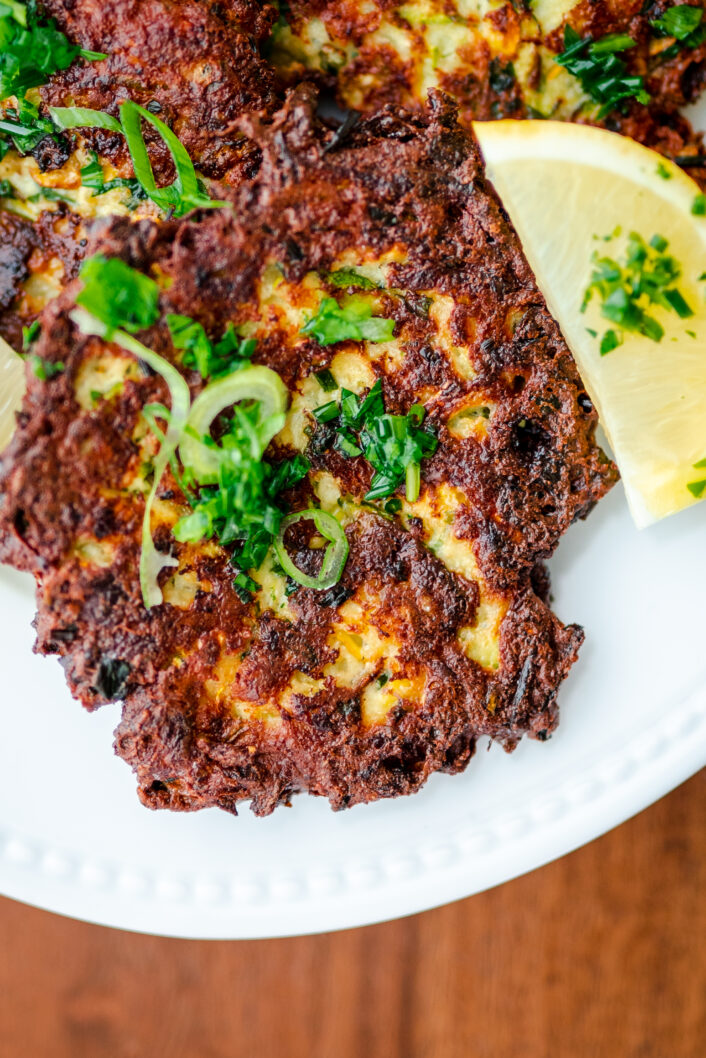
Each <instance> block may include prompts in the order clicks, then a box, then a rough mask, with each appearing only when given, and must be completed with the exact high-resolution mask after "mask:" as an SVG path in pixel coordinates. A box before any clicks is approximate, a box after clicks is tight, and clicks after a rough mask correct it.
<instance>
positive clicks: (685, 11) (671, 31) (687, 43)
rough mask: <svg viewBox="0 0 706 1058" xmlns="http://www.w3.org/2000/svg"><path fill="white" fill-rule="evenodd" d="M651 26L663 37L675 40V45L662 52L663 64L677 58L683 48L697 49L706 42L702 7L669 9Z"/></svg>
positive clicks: (705, 27)
mask: <svg viewBox="0 0 706 1058" xmlns="http://www.w3.org/2000/svg"><path fill="white" fill-rule="evenodd" d="M650 25H651V26H652V27H653V29H656V30H657V32H658V33H659V34H660V35H661V36H663V37H673V38H674V43H673V44H670V45H669V47H667V48H665V49H664V50H663V51H661V52H660V54H659V60H660V61H661V62H665V61H667V60H669V59H673V58H675V57H676V56H677V55H678V54H679V52H680V51H681V49H682V48H697V47H698V46H699V45H700V44H703V43H704V41H706V23H705V22H704V12H703V10H702V9H701V8H700V7H692V6H691V5H690V4H679V5H678V6H675V7H669V8H667V10H666V11H665V12H664V14H663V15H661V16H660V18H655V19H654V20H653V21H652V22H651V23H650Z"/></svg>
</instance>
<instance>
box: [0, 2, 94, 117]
mask: <svg viewBox="0 0 706 1058" xmlns="http://www.w3.org/2000/svg"><path fill="white" fill-rule="evenodd" d="M79 57H81V58H83V59H88V60H97V59H106V58H107V55H103V54H102V53H101V52H93V51H85V50H84V49H83V48H79V47H78V45H76V44H72V43H71V42H70V41H69V39H68V37H66V36H65V35H64V34H63V33H62V32H61V30H59V29H58V28H57V25H56V22H55V21H54V19H52V18H46V17H44V16H43V15H42V14H41V12H40V10H39V6H38V4H37V3H35V2H32V3H28V4H21V3H17V2H16V0H10V2H8V0H2V2H0V99H7V98H8V97H9V96H16V97H17V98H18V99H21V98H22V97H23V96H24V94H25V92H27V91H28V90H29V89H30V88H38V87H39V86H40V85H43V84H44V83H45V81H47V79H48V78H49V77H51V75H52V74H53V73H56V72H57V71H58V70H66V69H68V67H69V66H70V65H71V63H72V62H73V61H74V59H77V58H79Z"/></svg>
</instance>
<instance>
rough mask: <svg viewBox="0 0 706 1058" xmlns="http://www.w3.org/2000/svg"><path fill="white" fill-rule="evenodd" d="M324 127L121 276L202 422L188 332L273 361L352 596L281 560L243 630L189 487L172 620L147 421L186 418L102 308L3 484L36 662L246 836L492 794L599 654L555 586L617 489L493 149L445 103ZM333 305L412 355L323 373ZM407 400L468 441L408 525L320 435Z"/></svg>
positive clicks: (299, 130) (312, 562)
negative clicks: (363, 401) (471, 770)
mask: <svg viewBox="0 0 706 1058" xmlns="http://www.w3.org/2000/svg"><path fill="white" fill-rule="evenodd" d="M314 108H315V98H314V96H313V94H312V93H311V91H310V90H308V89H306V88H302V89H299V90H297V92H296V93H294V95H293V96H292V98H291V99H290V100H289V101H288V103H287V105H286V107H285V108H284V110H283V111H282V112H280V113H279V114H278V115H276V116H275V118H274V119H273V120H271V121H267V120H264V119H255V118H248V119H245V120H244V122H243V123H244V128H245V131H246V133H247V134H248V136H249V137H250V138H252V139H253V140H254V141H255V142H257V144H258V146H259V148H260V151H261V157H262V161H261V165H260V170H259V173H258V175H257V177H256V178H255V179H254V180H253V181H252V182H250V183H247V184H244V185H242V186H241V187H240V188H239V189H237V190H234V191H233V192H232V204H233V208H232V210H231V209H223V210H220V211H217V212H209V213H205V214H203V215H200V216H199V215H196V216H194V217H192V218H190V219H184V220H181V221H168V222H165V223H164V224H162V225H159V226H156V225H154V224H151V223H149V222H140V223H138V224H130V223H129V222H128V221H126V220H116V221H113V222H111V223H110V224H109V225H108V227H107V230H106V231H105V232H104V233H103V235H102V238H101V240H100V242H99V243H97V244H96V247H94V248H97V249H99V250H100V252H101V253H102V254H103V255H105V256H106V257H107V258H112V257H119V258H121V259H122V260H123V261H125V262H126V263H127V264H129V265H130V266H132V267H134V268H136V269H138V270H140V271H141V272H142V273H145V274H148V275H152V276H154V277H157V278H158V281H159V286H160V291H161V293H160V312H161V319H160V321H158V322H157V323H156V324H155V325H154V326H153V327H151V328H150V329H149V330H148V331H146V332H144V333H143V334H142V335H141V336H140V337H141V340H143V341H144V343H145V344H146V345H147V346H149V347H150V348H151V349H153V350H155V351H156V352H157V353H159V354H161V355H162V356H163V357H164V358H166V359H167V360H169V361H171V362H172V363H174V364H176V365H177V366H179V367H180V370H181V372H182V374H184V376H185V377H186V379H187V381H188V383H189V385H190V387H191V391H192V394H196V393H197V392H198V391H199V390H200V389H201V388H202V386H203V380H202V378H201V376H200V375H199V373H198V372H196V371H195V370H187V368H186V367H185V366H184V363H183V361H182V359H181V355H180V353H179V352H178V351H177V350H175V348H174V346H173V344H172V340H171V338H170V332H169V330H168V328H167V326H166V325H165V322H164V317H165V315H166V314H167V313H174V314H181V315H184V314H185V315H188V316H190V317H192V318H193V319H195V320H196V321H198V322H199V323H200V324H202V325H203V327H204V328H205V330H206V332H207V333H208V335H209V336H210V337H211V338H212V339H214V340H215V339H216V338H218V337H219V336H220V335H222V334H223V332H224V329H225V328H226V325H227V324H229V323H232V324H233V325H234V326H235V328H236V330H237V332H238V333H239V334H240V335H242V336H246V337H248V338H250V339H254V340H255V341H256V343H257V344H256V347H255V353H254V360H255V362H256V363H261V364H265V365H267V366H269V367H270V368H272V369H274V370H275V371H276V372H277V373H278V374H279V376H280V377H281V379H282V380H283V382H284V383H285V385H286V387H287V388H288V390H289V393H290V398H291V403H290V406H289V412H288V415H287V421H286V424H285V426H284V428H283V429H282V430H281V432H280V433H279V434H278V435H277V437H276V438H275V440H274V442H273V444H272V446H271V448H270V450H269V451H268V458H269V459H270V460H272V461H273V462H274V463H279V462H280V461H281V460H283V459H285V458H288V457H291V456H292V455H293V454H294V453H296V452H300V453H302V452H303V453H305V454H306V456H307V457H308V459H309V461H310V469H309V471H308V473H307V475H306V477H305V478H304V479H303V480H302V481H301V482H300V483H299V484H297V485H295V486H293V487H292V488H290V489H289V491H288V492H286V493H285V494H284V499H285V501H286V504H287V506H288V508H289V509H290V510H292V511H300V510H303V509H307V508H310V507H311V506H312V505H314V506H318V507H320V508H322V509H323V510H325V511H328V512H329V513H331V514H333V515H334V516H335V517H336V518H337V519H338V521H339V522H340V524H341V525H342V526H344V527H345V532H346V535H347V538H348V542H349V545H350V554H349V557H348V561H347V563H346V565H345V569H344V571H343V574H342V577H341V579H340V581H339V582H338V584H336V586H335V587H334V588H332V589H331V590H328V591H326V592H321V591H317V590H314V589H311V588H308V587H303V586H300V585H299V584H297V583H294V582H292V581H289V580H288V579H287V577H286V576H285V575H284V574H283V572H282V570H281V569H280V568H279V567H278V565H277V564H276V562H275V561H274V559H273V557H272V554H270V555H269V556H268V558H267V559H266V560H265V561H264V563H263V564H262V566H261V567H260V568H259V569H253V570H250V571H249V572H250V574H251V576H252V577H253V578H254V581H255V582H256V584H255V586H256V588H257V591H256V592H255V595H254V597H253V598H252V599H251V600H250V601H243V598H241V595H240V594H239V593H238V592H237V591H236V590H235V588H234V586H233V569H232V566H231V565H230V562H229V560H230V552H229V549H228V548H227V547H225V546H223V545H222V544H219V543H218V542H217V541H216V540H210V541H203V540H202V541H201V542H198V543H178V542H177V541H176V539H175V538H174V535H173V532H172V530H173V526H174V524H175V522H176V520H177V519H178V518H179V517H181V516H182V515H184V514H185V513H187V512H188V509H189V508H188V506H187V503H186V498H185V495H184V494H183V493H182V491H181V488H180V484H179V482H178V480H177V479H176V478H174V477H173V476H172V474H171V472H168V473H167V474H166V475H165V477H164V478H163V480H162V481H161V485H160V490H159V501H158V503H157V505H156V507H155V511H154V517H153V523H152V527H153V534H154V537H155V541H156V543H157V545H158V547H159V549H160V550H161V551H162V552H169V553H171V555H172V556H174V557H175V558H176V560H177V561H178V566H177V567H176V568H169V569H165V570H164V571H163V572H162V574H161V579H160V584H161V587H162V591H163V595H164V602H163V604H162V605H159V606H155V607H153V608H152V609H149V610H148V609H146V608H145V606H144V603H143V599H142V596H141V593H140V584H139V579H138V573H137V570H138V565H139V557H140V548H141V523H142V518H143V512H144V509H145V507H144V505H145V494H146V492H147V490H148V489H149V473H150V466H151V464H152V462H153V460H154V456H155V451H156V445H157V441H156V438H155V437H154V435H153V434H152V433H151V432H150V430H149V429H148V428H147V426H146V423H145V420H144V417H143V415H142V409H143V408H144V407H145V405H146V404H147V403H150V402H154V401H161V402H165V403H168V401H169V393H168V391H167V389H166V387H165V384H164V382H163V380H162V378H161V377H160V376H157V375H154V374H151V373H148V374H145V373H144V372H143V371H142V370H141V369H140V366H139V364H138V362H137V361H136V360H135V359H134V358H133V357H132V356H131V355H129V354H127V353H125V352H123V351H122V350H121V349H120V348H119V347H117V346H115V345H113V344H110V343H106V342H105V341H102V340H100V339H98V338H96V337H85V336H83V335H82V334H80V333H79V332H78V330H77V328H76V326H75V324H74V323H73V322H72V320H71V315H70V314H71V310H72V307H73V304H74V299H75V297H76V294H77V291H78V289H79V283H75V284H73V285H72V286H71V287H70V288H69V289H68V290H66V291H65V292H64V294H62V295H61V296H60V297H59V298H58V299H57V300H56V301H55V302H54V303H53V304H52V305H50V306H49V307H48V308H47V309H46V310H45V311H44V313H43V316H42V319H41V337H40V339H39V342H38V344H37V345H36V347H35V350H36V354H37V355H38V356H39V357H41V358H43V359H44V360H46V361H47V362H53V363H56V362H58V361H60V362H61V363H63V364H64V365H65V370H63V371H61V372H59V373H57V374H54V372H53V371H48V372H46V374H47V375H48V376H50V377H48V380H47V381H44V382H40V381H39V380H38V379H37V378H35V377H33V376H31V375H29V374H28V383H29V390H28V394H27V397H26V399H25V403H24V406H23V410H22V412H21V414H20V416H19V422H18V430H17V433H16V436H15V438H14V439H13V441H12V443H11V445H10V447H9V449H8V450H7V452H6V453H5V455H4V457H3V459H2V463H1V465H0V492H1V493H2V496H3V500H2V505H1V506H0V557H1V558H2V559H3V560H4V561H6V562H9V563H11V564H13V565H15V566H16V567H18V568H20V569H24V570H29V571H31V572H32V573H34V575H35V577H36V579H37V584H38V596H37V598H38V607H39V615H38V621H37V632H38V641H37V649H38V650H39V651H40V652H42V653H58V654H59V655H61V658H62V664H63V666H64V668H65V671H66V675H67V678H68V682H69V686H70V688H71V691H72V693H73V694H74V695H75V696H76V697H78V698H79V699H80V700H81V701H82V702H83V703H84V705H86V706H87V707H88V708H94V707H96V706H98V705H101V704H103V703H104V702H106V701H107V700H112V699H121V700H123V701H124V705H123V718H122V722H121V724H120V726H119V728H118V731H117V741H116V747H117V752H118V753H119V754H120V755H121V756H122V757H123V758H124V759H125V760H126V761H128V762H129V763H130V764H131V765H132V766H133V768H134V769H135V771H136V773H137V777H138V783H139V790H140V797H141V798H142V800H143V801H144V803H145V804H147V805H149V806H151V807H169V808H176V809H196V808H201V807H206V806H209V805H217V806H219V807H221V808H224V809H226V810H228V811H233V812H234V811H235V809H236V805H237V803H238V802H239V801H240V800H242V799H245V798H249V799H251V801H252V807H253V809H254V810H255V811H256V812H258V813H267V812H270V811H271V810H272V809H273V808H274V807H275V806H276V805H277V804H278V803H280V802H286V801H287V800H288V799H289V798H290V796H291V795H292V794H293V793H295V792H297V791H307V792H309V793H312V794H318V795H322V796H325V797H327V798H328V799H329V801H330V803H331V804H332V806H334V807H335V808H341V807H345V806H348V805H353V804H356V803H360V802H367V801H372V800H375V799H377V798H381V797H387V796H394V795H398V794H403V793H410V792H413V791H415V790H417V789H418V788H419V787H420V786H421V785H422V784H423V783H424V782H425V780H426V779H427V777H428V776H429V775H430V774H431V773H432V772H434V771H448V772H455V771H459V770H462V769H463V768H465V766H466V764H467V763H468V761H469V759H470V757H471V755H472V753H473V750H474V746H475V744H476V741H477V739H478V738H479V737H480V736H482V735H488V736H490V737H491V738H493V739H495V740H497V741H499V742H500V743H501V744H502V745H503V746H504V747H505V748H506V749H512V748H513V747H514V746H515V745H516V744H517V742H518V740H519V739H520V738H521V737H522V735H523V734H530V735H531V736H533V737H536V738H540V739H545V738H547V737H548V736H549V734H550V733H551V731H552V730H553V728H554V727H555V725H556V722H557V704H556V696H557V690H558V687H559V684H560V683H561V681H562V680H563V678H564V677H565V676H566V674H567V672H568V670H569V668H570V666H571V664H572V663H573V661H574V660H575V658H576V655H577V650H578V647H579V646H580V643H581V640H582V632H581V630H580V629H579V628H578V627H577V626H574V625H571V626H568V627H567V626H564V625H562V624H561V622H560V621H559V620H558V619H557V618H556V617H555V616H554V615H553V614H552V612H551V611H550V609H549V608H548V605H547V602H546V593H547V584H546V576H545V574H544V573H543V571H542V569H541V566H540V565H539V563H540V562H541V559H542V558H544V557H546V556H548V555H549V554H551V552H552V550H553V549H554V547H555V546H556V544H557V542H558V540H559V538H560V536H561V534H562V533H563V532H564V531H565V530H566V529H567V528H568V526H569V525H570V524H571V523H572V522H573V521H574V520H575V519H576V518H578V517H583V516H585V515H586V514H587V513H588V511H589V510H590V509H591V507H592V506H593V504H594V503H595V502H596V501H597V500H598V499H599V498H600V497H601V496H602V495H603V494H604V492H605V491H606V490H607V489H608V488H609V487H610V485H611V484H612V483H613V481H614V480H615V477H616V471H615V468H614V467H613V466H612V464H611V463H610V462H609V461H608V460H607V459H606V457H605V456H604V455H603V453H602V452H601V451H600V449H599V448H598V447H597V446H596V444H595V441H594V430H595V425H596V414H595V412H594V410H593V408H592V406H591V403H590V401H589V400H588V398H587V396H586V394H585V392H584V390H583V388H582V385H581V382H580V379H579V377H578V374H577V371H576V367H575V365H574V362H573V360H572V358H571V355H570V353H569V351H568V349H567V347H566V344H565V342H564V340H563V338H562V336H561V334H560V332H559V329H558V327H557V326H556V324H555V322H554V321H553V320H552V318H551V317H550V315H549V313H548V310H547V307H546V304H545V302H544V299H543V298H542V296H541V294H540V292H539V290H538V288H537V286H536V283H535V280H534V277H533V276H532V274H531V271H530V269H529V267H528V265H527V262H526V260H525V258H524V256H523V254H522V251H521V248H520V245H519V242H518V239H517V236H516V235H515V233H514V231H513V229H512V227H511V226H510V223H509V221H508V219H507V216H506V214H505V213H504V211H503V209H502V207H501V206H500V204H499V203H498V201H497V199H496V197H495V195H494V192H493V191H492V189H491V188H490V187H489V185H488V184H487V183H486V180H485V176H484V172H483V167H482V162H481V158H480V154H479V150H478V148H477V145H476V143H475V141H474V139H473V137H472V135H471V134H470V133H469V132H467V131H464V130H462V129H461V128H460V127H459V125H458V124H457V121H456V114H455V110H454V108H453V107H452V105H451V104H450V102H449V101H448V99H446V98H445V97H442V96H441V95H440V94H438V93H432V97H431V100H430V104H429V106H428V108H427V110H426V111H424V112H421V111H420V112H418V113H415V114H409V113H406V112H404V111H399V110H396V109H394V108H388V109H386V110H385V111H384V112H383V113H382V114H380V115H379V116H378V117H376V118H374V119H371V120H367V121H363V122H362V123H360V125H359V126H358V127H357V128H355V129H353V130H352V131H349V134H348V137H347V138H343V137H342V136H341V135H335V134H332V133H331V132H330V131H327V130H325V129H324V128H323V127H321V126H320V125H319V124H318V123H317V121H316V119H315V118H314ZM341 275H344V276H346V277H348V278H347V279H346V280H345V281H344V283H343V286H342V285H341ZM326 298H330V299H333V300H335V301H336V302H337V304H338V305H339V307H340V308H341V311H345V310H346V308H347V307H350V306H351V304H352V303H353V301H354V299H355V305H356V307H357V309H358V310H360V309H361V305H362V306H363V307H365V306H367V310H369V311H371V312H373V313H374V316H375V317H376V318H383V319H386V320H391V321H394V328H393V327H392V325H390V330H391V331H392V332H393V333H392V335H391V336H390V337H389V338H388V339H387V340H379V339H378V340H375V341H373V340H369V341H355V340H339V341H334V342H331V343H326V342H323V344H322V343H321V342H320V341H319V340H317V338H315V337H313V336H312V334H311V333H310V332H311V328H310V327H309V333H305V332H304V330H303V328H304V327H307V326H308V325H307V323H306V321H307V320H310V319H311V318H312V317H313V316H314V315H315V314H316V313H317V312H319V311H320V310H321V306H322V305H323V303H324V300H325V299H326ZM322 370H327V371H328V372H329V373H330V375H331V376H332V378H333V383H334V387H335V391H334V392H331V391H330V388H331V386H330V379H329V382H328V385H327V387H326V389H324V388H323V385H322V382H321V371H322ZM326 377H327V378H328V376H326ZM378 379H379V380H381V382H382V386H383V392H384V398H385V402H386V406H387V409H388V411H391V412H399V413H402V412H407V411H408V410H409V408H410V406H412V405H414V404H415V403H422V404H423V405H424V406H425V409H426V415H427V421H428V423H429V424H430V425H431V426H432V427H433V429H434V430H435V431H436V432H437V435H438V441H439V444H438V448H437V450H436V452H435V453H434V454H433V455H431V456H430V457H429V458H427V459H425V460H424V461H423V462H422V485H421V492H420V494H419V497H418V499H413V500H409V499H407V498H406V493H405V491H404V490H403V489H398V490H397V494H396V496H395V497H394V498H395V505H394V506H392V507H391V506H389V505H386V504H384V503H382V502H376V501H366V500H365V499H364V497H365V495H366V492H367V490H368V488H369V485H370V480H371V474H372V471H371V467H370V465H369V464H368V462H367V461H366V460H365V459H364V458H363V457H362V456H359V455H358V456H356V455H353V457H347V456H346V455H345V454H344V453H343V452H342V451H340V450H339V449H338V448H337V447H336V446H332V445H331V444H330V443H329V441H328V439H327V436H326V427H325V424H322V423H320V422H318V420H317V419H316V417H315V416H314V415H313V411H314V409H315V408H317V407H319V406H321V405H323V404H325V403H326V402H327V401H330V400H332V399H335V397H336V395H337V394H338V395H339V396H340V392H341V389H342V388H343V387H345V388H347V389H348V390H350V391H352V392H353V393H356V394H361V395H362V394H364V393H368V392H369V391H370V389H371V387H372V386H373V384H374V383H375V382H376V380H378ZM327 390H328V391H327ZM290 532H291V531H290ZM310 543H311V541H310V537H309V535H308V534H303V533H302V532H299V533H297V532H295V533H293V534H291V539H290V540H289V542H288V547H289V548H290V552H291V554H292V557H293V560H294V561H295V564H296V565H297V566H298V567H299V569H302V570H307V571H308V572H309V573H310V574H311V575H315V574H316V566H317V562H319V561H320V559H319V558H318V557H317V555H320V552H317V551H316V550H312V547H310V546H309V544H310ZM312 546H314V545H312Z"/></svg>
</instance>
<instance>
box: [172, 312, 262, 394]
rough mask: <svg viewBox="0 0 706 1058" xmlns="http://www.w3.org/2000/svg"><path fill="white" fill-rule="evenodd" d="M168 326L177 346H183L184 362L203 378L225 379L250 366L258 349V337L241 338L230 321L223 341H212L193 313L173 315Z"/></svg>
mask: <svg viewBox="0 0 706 1058" xmlns="http://www.w3.org/2000/svg"><path fill="white" fill-rule="evenodd" d="M166 320H167V326H168V327H169V331H170V334H171V336H172V342H173V343H174V348H175V349H182V350H183V351H184V356H183V357H182V363H183V364H184V366H185V367H189V368H192V369H193V370H196V371H198V372H199V374H200V375H201V376H202V377H203V378H222V377H223V376H224V375H230V374H232V372H233V371H238V370H239V369H240V368H241V367H247V366H248V364H249V363H250V358H251V357H252V354H253V353H254V352H255V345H256V342H255V339H254V338H240V337H239V336H238V335H237V334H236V333H235V328H234V326H233V324H232V323H229V324H228V326H227V327H226V329H225V333H224V334H223V337H222V338H221V340H220V341H219V342H215V343H214V342H212V341H211V339H210V338H209V337H208V335H207V334H206V331H205V330H204V329H203V327H202V326H201V324H200V323H197V322H196V320H192V318H191V317H190V316H178V315H176V314H169V315H168V316H167V317H166Z"/></svg>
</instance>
